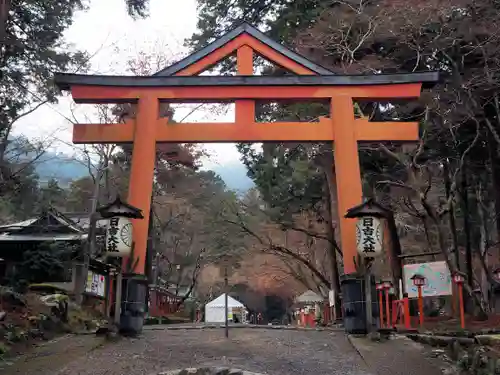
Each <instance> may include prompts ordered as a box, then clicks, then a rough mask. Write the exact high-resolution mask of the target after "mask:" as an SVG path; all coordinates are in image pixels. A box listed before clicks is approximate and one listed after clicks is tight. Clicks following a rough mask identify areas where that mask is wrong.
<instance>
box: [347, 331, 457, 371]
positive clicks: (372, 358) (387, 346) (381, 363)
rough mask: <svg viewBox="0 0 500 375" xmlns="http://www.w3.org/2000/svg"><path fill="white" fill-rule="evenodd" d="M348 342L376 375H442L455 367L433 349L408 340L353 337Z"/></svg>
mask: <svg viewBox="0 0 500 375" xmlns="http://www.w3.org/2000/svg"><path fill="white" fill-rule="evenodd" d="M348 338H349V341H350V342H351V344H352V345H353V347H354V348H356V350H357V351H358V353H359V355H360V356H361V357H362V358H363V360H364V361H365V363H366V365H367V366H368V368H370V370H371V371H372V372H373V373H374V375H442V374H443V371H445V370H446V369H449V368H450V367H451V366H452V365H451V363H450V362H447V361H446V360H444V359H443V358H442V357H439V356H436V355H435V353H434V352H433V349H432V348H428V347H425V346H423V345H421V344H419V343H416V342H414V341H412V340H410V339H408V338H407V337H405V336H401V335H396V336H392V337H391V338H390V339H389V340H384V341H380V342H379V341H372V340H370V339H368V338H366V337H359V336H353V335H350V336H349V337H348Z"/></svg>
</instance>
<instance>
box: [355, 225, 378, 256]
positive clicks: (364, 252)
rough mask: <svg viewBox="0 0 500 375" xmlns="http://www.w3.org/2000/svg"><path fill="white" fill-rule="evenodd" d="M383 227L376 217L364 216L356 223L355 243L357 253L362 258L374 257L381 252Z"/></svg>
mask: <svg viewBox="0 0 500 375" xmlns="http://www.w3.org/2000/svg"><path fill="white" fill-rule="evenodd" d="M383 238H384V227H383V225H382V222H381V221H380V219H379V218H378V217H374V216H364V217H360V218H358V221H357V223H356V245H357V250H358V254H359V255H360V256H362V257H364V258H374V257H376V256H378V255H379V254H380V253H382V249H383V245H384V242H383Z"/></svg>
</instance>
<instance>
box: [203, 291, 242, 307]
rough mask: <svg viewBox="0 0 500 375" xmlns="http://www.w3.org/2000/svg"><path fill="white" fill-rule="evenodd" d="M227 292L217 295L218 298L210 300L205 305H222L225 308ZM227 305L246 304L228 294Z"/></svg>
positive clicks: (240, 305)
mask: <svg viewBox="0 0 500 375" xmlns="http://www.w3.org/2000/svg"><path fill="white" fill-rule="evenodd" d="M225 295H226V294H225V293H223V294H221V295H220V296H219V297H217V298H216V299H214V300H212V301H210V302H209V303H207V304H206V305H205V306H206V307H216V308H218V307H222V308H224V306H225V305H226V303H225V298H224V296H225ZM227 306H228V307H243V308H244V307H245V305H243V304H242V303H241V302H240V301H238V300H237V299H235V298H233V297H231V296H227Z"/></svg>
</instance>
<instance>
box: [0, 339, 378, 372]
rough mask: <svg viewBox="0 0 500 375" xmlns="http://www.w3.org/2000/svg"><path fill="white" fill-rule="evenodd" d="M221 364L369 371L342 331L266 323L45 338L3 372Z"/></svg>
mask: <svg viewBox="0 0 500 375" xmlns="http://www.w3.org/2000/svg"><path fill="white" fill-rule="evenodd" d="M205 366H224V367H231V368H240V369H244V370H248V371H253V372H259V373H266V374H269V375H278V374H279V375H283V374H290V375H299V374H300V375H306V374H317V375H327V374H328V375H335V374H339V375H372V374H371V372H370V371H369V370H368V368H367V367H366V365H365V363H364V362H363V359H362V358H361V357H360V356H359V354H358V353H357V352H356V350H355V349H354V348H353V346H352V345H351V344H350V343H349V341H348V340H347V337H346V336H345V334H344V333H343V332H318V331H286V330H265V329H259V330H255V329H253V330H252V329H234V330H230V338H229V339H226V338H225V337H224V331H223V330H220V329H210V330H201V329H197V330H176V331H170V330H145V331H144V333H143V334H142V335H141V336H140V337H138V338H123V339H121V340H120V341H118V342H115V343H103V341H100V339H97V338H96V337H95V336H73V337H65V338H61V339H59V341H57V342H55V343H49V344H46V345H45V346H43V347H40V348H38V349H37V350H36V351H34V352H33V353H30V354H28V355H26V356H24V357H22V358H20V359H18V360H16V361H15V362H13V363H11V364H10V365H7V366H3V368H0V372H1V373H2V374H5V375H14V374H23V375H42V374H44V375H56V374H57V375H70V374H71V375H74V374H80V375H87V374H89V375H90V374H92V375H104V374H106V375H122V374H127V375H139V374H140V375H144V374H146V375H149V374H155V373H159V372H162V371H166V370H172V369H177V368H187V367H205Z"/></svg>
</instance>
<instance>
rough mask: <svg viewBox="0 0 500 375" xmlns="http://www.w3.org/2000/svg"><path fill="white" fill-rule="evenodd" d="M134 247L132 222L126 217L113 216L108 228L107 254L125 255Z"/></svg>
mask: <svg viewBox="0 0 500 375" xmlns="http://www.w3.org/2000/svg"><path fill="white" fill-rule="evenodd" d="M131 247H132V223H131V222H130V220H129V219H128V218H126V217H113V218H111V219H110V220H109V223H108V227H107V230H106V253H107V256H114V257H123V256H128V255H129V254H130V251H131Z"/></svg>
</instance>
